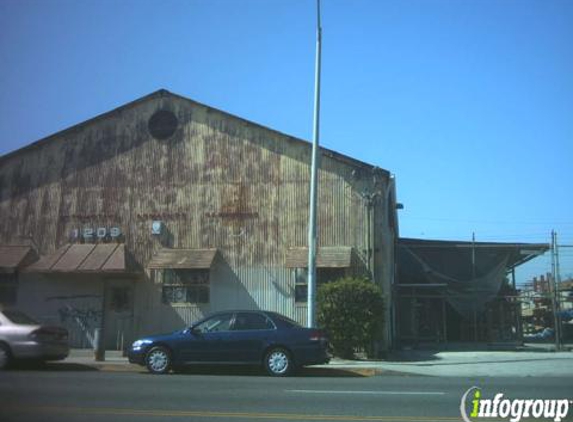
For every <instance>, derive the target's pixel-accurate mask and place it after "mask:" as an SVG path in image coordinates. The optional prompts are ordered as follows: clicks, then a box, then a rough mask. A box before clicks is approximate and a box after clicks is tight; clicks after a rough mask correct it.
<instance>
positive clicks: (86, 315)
mask: <svg viewBox="0 0 573 422" xmlns="http://www.w3.org/2000/svg"><path fill="white" fill-rule="evenodd" d="M101 300H102V297H101V296H98V295H74V296H51V297H48V298H46V302H50V301H58V302H60V304H59V305H58V308H57V314H58V317H59V319H60V323H61V324H62V325H64V326H65V327H67V328H68V330H69V331H70V334H71V335H72V336H73V334H74V333H77V334H79V335H80V336H81V337H83V338H85V339H86V340H87V341H88V342H89V344H90V345H91V346H92V347H95V338H94V335H95V330H96V328H99V327H100V324H101V320H102V310H101Z"/></svg>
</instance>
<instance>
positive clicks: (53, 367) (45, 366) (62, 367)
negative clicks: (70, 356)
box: [6, 361, 98, 372]
mask: <svg viewBox="0 0 573 422" xmlns="http://www.w3.org/2000/svg"><path fill="white" fill-rule="evenodd" d="M6 370H9V371H10V370H11V371H57V372H64V371H68V372H72V371H76V372H79V371H86V372H88V371H97V370H98V369H97V368H94V367H91V366H88V365H82V364H80V363H67V362H57V363H56V362H42V361H15V362H12V363H11V364H10V366H9V367H8V368H6Z"/></svg>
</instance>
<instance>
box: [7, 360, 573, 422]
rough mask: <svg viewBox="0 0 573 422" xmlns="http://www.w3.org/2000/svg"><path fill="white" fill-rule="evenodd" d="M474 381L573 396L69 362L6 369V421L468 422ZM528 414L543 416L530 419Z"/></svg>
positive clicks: (446, 381) (444, 382)
mask: <svg viewBox="0 0 573 422" xmlns="http://www.w3.org/2000/svg"><path fill="white" fill-rule="evenodd" d="M74 365H76V366H74ZM118 366H124V365H122V364H121V363H118ZM64 368H69V370H65V369H64ZM474 386H477V387H479V388H480V389H481V392H482V394H483V397H484V398H488V399H489V398H493V397H494V396H495V395H496V394H499V393H501V394H504V396H505V397H507V398H509V399H520V398H525V399H529V398H533V399H540V400H541V399H549V400H551V399H562V398H568V399H570V398H571V397H573V394H572V393H573V392H572V391H571V381H570V379H568V378H563V377H559V378H545V377H540V378H526V379H524V378H521V377H520V378H500V377H496V378H491V377H455V378H450V377H448V378H446V377H428V376H418V375H408V376H386V377H384V376H373V377H364V376H360V375H358V374H355V375H354V376H336V375H333V373H331V374H330V375H329V376H322V375H321V374H318V375H317V374H315V373H306V374H304V375H302V376H297V377H290V378H283V379H277V378H272V377H268V376H264V375H262V374H236V373H234V372H231V371H229V372H228V373H225V371H223V372H221V373H220V374H212V373H208V374H200V373H195V372H192V373H190V374H185V373H184V374H175V375H169V376H156V375H151V374H148V373H145V372H141V371H139V372H125V371H124V372H107V371H98V370H95V368H92V367H90V366H83V365H79V364H72V363H68V364H67V365H64V366H62V365H60V366H58V365H48V366H46V367H42V368H39V369H34V368H29V369H24V370H8V371H5V372H3V373H0V420H2V422H35V421H42V422H109V421H121V422H135V421H138V422H139V421H141V422H167V421H170V422H171V421H180V420H181V421H196V422H201V421H205V422H206V421H236V422H253V421H337V422H345V421H353V422H357V421H360V422H362V421H364V422H372V421H380V422H458V421H461V417H460V405H461V403H463V402H464V395H465V393H466V392H467V391H468V390H469V389H470V388H472V387H474ZM571 407H572V408H573V403H572V404H571ZM571 416H573V410H569V412H568V416H567V417H565V418H563V419H562V420H563V421H571V420H572V418H571ZM472 420H476V421H477V420H478V419H472ZM508 420H509V418H502V419H499V418H496V419H489V418H488V419H487V421H505V422H507V421H508ZM525 420H528V421H531V420H533V419H530V418H527V419H521V421H520V422H523V421H525ZM546 420H547V419H546ZM550 420H552V419H550Z"/></svg>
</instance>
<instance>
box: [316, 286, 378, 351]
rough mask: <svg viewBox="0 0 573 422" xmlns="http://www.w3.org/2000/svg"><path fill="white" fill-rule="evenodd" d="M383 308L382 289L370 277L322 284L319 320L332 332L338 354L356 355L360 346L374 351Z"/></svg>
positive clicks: (318, 293)
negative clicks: (374, 342)
mask: <svg viewBox="0 0 573 422" xmlns="http://www.w3.org/2000/svg"><path fill="white" fill-rule="evenodd" d="M383 308H384V300H383V297H382V290H381V289H380V287H378V286H377V285H375V284H374V283H372V282H370V281H369V280H367V279H357V278H351V277H347V278H342V279H339V280H338V281H333V282H330V283H326V284H323V285H321V286H319V288H318V292H317V321H318V324H319V326H320V327H322V328H323V329H325V330H326V332H327V333H328V337H329V340H330V343H331V345H332V348H333V349H334V354H335V355H336V356H339V357H342V358H347V359H351V358H353V357H354V351H355V350H356V349H363V350H365V351H366V352H367V354H369V355H371V354H372V353H371V352H372V344H373V341H374V340H375V339H376V338H377V336H378V334H379V332H380V329H381V327H382V322H383V315H384V311H383Z"/></svg>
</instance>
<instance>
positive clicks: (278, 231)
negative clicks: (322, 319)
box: [0, 92, 394, 332]
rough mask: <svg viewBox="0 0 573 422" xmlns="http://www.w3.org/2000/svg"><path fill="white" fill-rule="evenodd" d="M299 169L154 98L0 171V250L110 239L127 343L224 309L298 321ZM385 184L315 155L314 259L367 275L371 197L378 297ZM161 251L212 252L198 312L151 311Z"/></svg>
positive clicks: (384, 262)
mask: <svg viewBox="0 0 573 422" xmlns="http://www.w3.org/2000/svg"><path fill="white" fill-rule="evenodd" d="M158 109H167V110H171V111H173V112H174V113H175V115H176V116H177V117H178V119H179V122H180V124H179V127H178V129H177V131H176V132H175V134H174V135H173V137H172V138H170V139H168V140H163V141H159V140H156V139H154V138H153V137H151V135H150V134H149V132H148V128H147V123H148V119H149V117H150V116H151V115H152V114H153V113H154V112H155V111H156V110H158ZM309 163H310V147H309V145H308V144H307V143H304V142H301V141H299V140H296V139H293V138H291V137H288V136H286V135H283V134H280V133H278V132H275V131H272V130H269V129H266V128H263V127H260V126H257V125H254V124H252V123H249V122H247V121H244V120H242V119H238V118H234V117H231V116H229V115H228V114H225V113H223V112H219V111H216V110H213V109H211V108H208V107H206V106H203V105H200V104H196V103H193V102H191V101H188V100H186V99H183V98H181V97H177V96H173V95H171V94H168V93H165V92H164V93H156V94H153V95H151V96H149V97H147V98H145V99H143V100H140V101H136V102H134V103H132V104H131V105H128V106H126V107H122V108H120V109H118V110H116V111H113V112H111V113H109V114H107V115H105V116H102V117H101V118H97V119H94V120H93V121H90V122H87V123H85V124H82V125H78V126H77V127H74V128H71V129H70V130H67V131H65V132H62V133H60V134H56V135H54V136H53V137H52V138H51V139H49V140H47V141H45V142H42V143H40V144H39V145H38V146H33V147H30V148H28V150H25V151H21V152H19V153H16V154H11V155H9V156H5V157H2V158H0V214H1V218H0V242H1V243H11V242H14V241H17V240H18V239H19V238H21V237H26V236H32V238H33V239H34V241H35V242H36V244H37V245H38V247H39V252H40V253H41V254H47V253H50V252H52V251H53V250H55V249H56V248H57V247H59V246H61V245H63V244H65V243H67V242H68V241H69V233H70V232H71V231H72V230H73V229H82V228H83V227H86V226H94V227H99V226H101V227H112V226H117V227H120V228H121V229H122V231H123V233H124V241H125V244H126V250H127V251H129V255H130V266H131V269H132V270H134V271H137V272H140V273H141V274H143V275H142V276H141V277H140V280H139V282H138V283H136V284H137V286H138V287H137V289H138V290H137V292H136V295H135V296H136V297H135V317H134V318H135V326H136V331H138V332H147V331H153V330H155V329H171V328H173V327H174V326H178V325H182V324H183V323H187V322H189V321H191V320H193V319H195V318H196V317H198V316H200V315H202V314H203V313H204V312H207V311H212V310H218V309H227V308H230V307H233V308H240V307H252V308H265V309H272V310H277V311H279V312H282V313H284V314H286V315H289V316H291V317H297V315H295V306H294V277H293V274H292V270H290V269H287V268H285V267H284V254H285V252H286V250H287V248H289V247H296V246H306V243H307V220H308V201H309V199H308V196H309V195H308V185H309V174H310V172H309ZM388 183H389V182H388V174H387V173H386V172H384V171H380V170H373V169H372V168H370V167H369V166H365V165H362V164H361V163H359V162H356V161H354V160H351V159H344V158H340V157H338V156H337V155H336V154H331V153H329V152H324V153H323V156H322V163H321V170H320V173H319V214H318V236H319V239H318V245H319V246H333V245H349V246H353V247H355V248H356V250H357V252H358V254H359V256H360V257H361V259H362V260H363V261H364V265H366V261H367V259H366V257H367V250H368V244H367V239H368V236H367V231H368V226H369V224H368V218H367V208H366V202H365V199H364V193H373V192H378V193H379V195H378V196H377V198H376V201H375V202H376V207H375V210H376V211H375V212H374V213H373V215H374V218H373V221H372V225H371V229H372V231H371V236H370V238H371V239H375V240H372V241H373V242H374V244H375V248H374V249H375V252H374V259H373V263H374V266H375V270H374V272H375V276H376V281H377V282H378V283H380V284H381V285H383V286H384V287H385V288H388V286H389V283H390V280H391V273H392V271H393V270H392V269H391V266H392V264H391V263H389V262H388V260H389V258H390V257H391V251H392V249H393V241H394V240H393V236H392V233H391V232H390V231H389V229H388V216H387V211H386V208H387V198H388V195H387V187H388ZM154 219H158V220H162V221H164V222H165V228H166V234H164V235H162V236H160V237H154V236H152V235H151V228H150V225H151V221H152V220H154ZM160 247H173V248H218V249H219V250H220V252H221V257H222V258H221V260H220V262H219V261H218V262H217V263H216V265H215V266H214V268H213V269H212V273H211V303H210V306H208V307H207V308H208V309H207V308H206V307H204V306H202V307H200V306H175V307H171V306H166V305H163V304H161V295H160V287H161V286H160V284H158V283H159V282H160V280H157V278H156V277H155V276H154V272H152V271H149V270H146V265H147V262H148V261H149V259H150V258H151V256H152V255H153V254H154V253H155V252H156V251H157V250H158V249H159V248H160ZM79 282H81V281H78V283H79ZM299 314H300V315H298V317H299V319H302V317H301V315H302V312H300V313H299Z"/></svg>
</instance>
